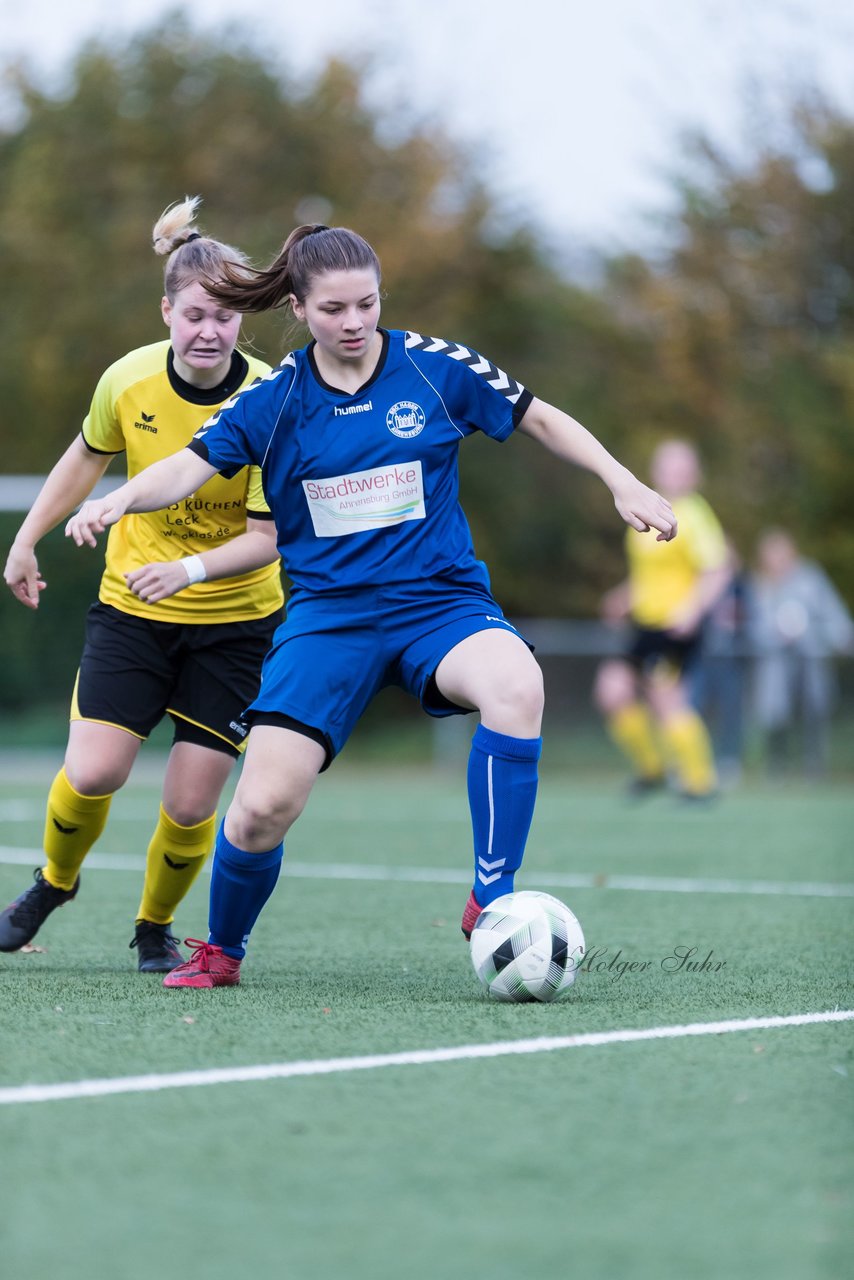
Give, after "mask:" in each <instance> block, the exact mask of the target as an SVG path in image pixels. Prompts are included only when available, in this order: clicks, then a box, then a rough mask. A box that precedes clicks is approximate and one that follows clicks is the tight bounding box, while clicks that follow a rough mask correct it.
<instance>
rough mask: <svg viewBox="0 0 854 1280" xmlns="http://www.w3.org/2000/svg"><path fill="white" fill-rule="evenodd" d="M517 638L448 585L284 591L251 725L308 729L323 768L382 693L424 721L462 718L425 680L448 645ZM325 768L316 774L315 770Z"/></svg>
mask: <svg viewBox="0 0 854 1280" xmlns="http://www.w3.org/2000/svg"><path fill="white" fill-rule="evenodd" d="M493 628H498V629H500V630H502V631H511V632H513V633H514V634H517V635H518V632H517V631H516V628H515V627H513V626H512V625H511V624H510V623H509V622H508V621H507V619H506V618H505V617H504V614H503V613H502V611H501V608H500V607H499V605H498V604H496V602H495V600H494V599H493V597H492V596H491V595H490V594H489V592H487V591H481V590H479V589H478V588H470V587H462V588H460V587H458V586H455V585H453V584H450V585H449V584H438V585H437V584H436V582H435V581H434V582H426V583H419V582H416V583H395V584H393V585H391V586H387V587H377V588H370V589H363V590H360V591H358V592H324V593H323V595H311V594H307V593H305V592H301V591H298V590H297V591H294V592H293V593H292V595H291V597H290V599H289V601H288V606H287V617H286V619H285V621H284V622H283V623H282V625H281V626H280V627H279V628H278V630H277V631H276V634H275V635H274V637H273V645H272V648H271V649H270V651H269V653H268V654H267V657H266V658H265V659H264V667H263V670H262V672H261V687H260V689H259V691H258V695H257V697H256V698H255V701H254V702H253V703H252V704H251V705H250V706H249V708H248V709H247V711H246V713H245V718H246V720H247V722H248V723H249V724H250V725H251V724H258V723H267V724H276V723H280V724H287V723H288V722H293V726H292V727H294V728H297V729H300V728H303V727H305V728H307V729H310V730H313V731H314V732H312V733H310V734H309V736H310V737H312V738H315V739H316V740H317V741H319V742H321V743H322V744H323V745H324V746H325V747H326V752H327V759H326V765H327V766H328V765H329V763H330V762H331V760H332V759H333V757H334V756H335V755H337V754H338V752H339V751H340V750H341V748H342V747H343V746H344V743H345V742H346V741H347V739H348V737H349V736H350V734H351V733H352V731H353V729H354V727H355V725H356V722H357V721H358V719H359V717H360V716H361V715H362V712H363V711H364V710H365V708H366V707H367V705H368V703H369V702H370V701H371V699H372V698H373V697H374V695H375V694H377V693H379V691H380V689H384V688H385V687H386V686H388V685H398V686H399V687H400V688H402V689H406V690H407V692H408V693H411V694H413V696H414V697H416V698H418V699H419V701H420V702H421V705H422V706H423V708H424V710H425V711H426V712H428V714H429V715H431V716H451V715H465V714H466V713H467V712H468V711H469V710H470V708H469V707H460V706H457V705H456V704H455V703H453V702H449V701H448V699H447V698H444V697H443V696H442V694H441V693H440V692H439V690H438V688H437V687H436V683H435V680H434V679H433V677H434V675H435V672H436V668H437V667H438V665H439V663H440V662H441V661H442V659H443V658H444V657H445V655H446V654H447V653H450V651H451V649H453V648H454V646H455V645H457V644H459V643H460V641H461V640H465V639H466V637H467V636H471V635H474V634H475V633H476V632H478V631H489V630H492V629H493ZM324 767H326V766H324Z"/></svg>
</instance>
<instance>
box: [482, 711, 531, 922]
mask: <svg viewBox="0 0 854 1280" xmlns="http://www.w3.org/2000/svg"><path fill="white" fill-rule="evenodd" d="M542 745H543V740H542V738H509V737H507V736H506V735H505V734H503V733H494V732H493V731H492V729H486V728H484V726H483V725H482V724H481V725H478V727H477V729H476V730H475V734H474V737H473V738H472V744H471V753H470V755H469V765H468V791H469V806H470V808H471V820H472V829H473V834H474V870H475V876H474V896H475V897H476V898H477V900H478V902H479V903H480V905H481V906H482V907H485V906H486V905H487V903H490V902H492V900H493V898H498V897H500V896H501V894H502V893H512V892H513V877H514V875H515V873H516V872H517V871H518V870H519V867H520V866H521V863H522V855H523V854H524V852H525V841H526V840H527V839H528V831H529V830H530V827H531V819H532V818H533V816H534V804H535V802H536V799H537V761H538V760H539V758H540V752H541V750H542Z"/></svg>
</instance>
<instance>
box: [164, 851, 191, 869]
mask: <svg viewBox="0 0 854 1280" xmlns="http://www.w3.org/2000/svg"><path fill="white" fill-rule="evenodd" d="M163 861H164V862H165V863H166V865H167V867H171V868H172V870H173V871H183V870H184V869H185V868H186V867H189V865H190V864H189V862H173V861H172V859H171V858H170V857H169V854H168V853H164V855H163Z"/></svg>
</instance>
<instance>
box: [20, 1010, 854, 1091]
mask: <svg viewBox="0 0 854 1280" xmlns="http://www.w3.org/2000/svg"><path fill="white" fill-rule="evenodd" d="M852 1018H854V1009H842V1010H840V1009H833V1010H828V1011H827V1012H826V1013H796V1014H792V1015H791V1016H789V1017H778V1018H733V1019H730V1020H728V1021H724V1022H693V1023H687V1024H686V1025H684V1026H675V1027H646V1028H644V1029H641V1030H631V1029H628V1030H625V1031H590V1032H584V1033H581V1034H579V1035H574V1036H543V1037H540V1038H538V1039H535V1040H504V1041H499V1042H498V1043H495V1044H468V1045H459V1046H458V1047H456V1048H453V1049H415V1050H410V1051H409V1052H405V1053H384V1054H369V1055H367V1056H365V1057H358V1058H318V1059H315V1060H314V1061H306V1062H271V1063H268V1064H266V1065H259V1066H252V1067H213V1068H210V1069H208V1070H206V1071H172V1072H168V1073H160V1074H157V1075H147V1076H117V1077H113V1078H109V1077H108V1078H105V1079H100V1080H99V1079H95V1080H70V1081H67V1082H65V1083H60V1084H24V1085H12V1086H11V1087H9V1088H3V1089H0V1105H5V1106H15V1105H20V1104H21V1103H25V1102H61V1101H67V1100H69V1099H73V1098H103V1097H106V1096H107V1095H110V1094H119V1093H157V1092H159V1091H160V1090H162V1089H196V1088H199V1087H200V1086H202V1085H211V1084H247V1083H253V1082H257V1081H261V1080H292V1079H294V1078H295V1077H297V1076H326V1075H337V1074H340V1073H342V1072H349V1071H374V1070H377V1069H378V1068H380V1067H421V1066H430V1065H432V1064H434V1063H444V1062H463V1061H470V1060H472V1059H475V1058H503V1057H510V1056H520V1055H524V1054H533V1053H551V1052H554V1051H555V1050H558V1049H583V1048H597V1047H600V1046H602V1045H610V1044H632V1043H635V1042H637V1041H642V1040H681V1039H683V1038H684V1037H686V1036H719V1035H726V1034H727V1033H729V1032H732V1031H771V1030H774V1029H776V1028H778V1027H803V1026H809V1025H814V1024H816V1023H827V1022H848V1021H850V1020H851V1019H852Z"/></svg>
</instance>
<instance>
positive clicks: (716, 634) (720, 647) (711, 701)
mask: <svg viewBox="0 0 854 1280" xmlns="http://www.w3.org/2000/svg"><path fill="white" fill-rule="evenodd" d="M727 556H728V567H729V573H730V577H729V581H728V583H727V585H726V587H725V588H724V590H723V592H722V594H721V595H720V597H719V598H718V599H717V600H716V601H715V603H714V604H713V605H712V607H711V608H710V610H709V612H708V614H707V615H706V620H705V622H704V624H703V629H702V636H701V640H700V654H699V659H698V661H697V664H696V668H695V669H694V671H693V673H692V681H691V689H692V702H693V703H694V706H695V707H696V708H697V710H698V711H699V713H700V715H701V716H702V717H703V719H704V720H705V722H706V724H707V725H708V728H709V732H710V734H711V737H712V747H713V749H714V755H715V763H716V765H717V770H718V780H719V782H720V785H721V787H723V788H726V787H731V786H734V785H735V784H736V783H737V782H738V781H739V780H740V778H741V774H742V762H743V757H744V739H745V710H746V706H745V704H746V701H747V683H748V682H747V674H748V664H749V657H748V644H749V640H748V634H747V622H748V611H749V600H750V583H749V575H748V573H747V570H746V569H745V567H744V564H743V562H742V559H741V557H740V555H739V554H738V551H737V550H736V548H735V546H734V545H733V543H732V542H731V541H730V539H727Z"/></svg>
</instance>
